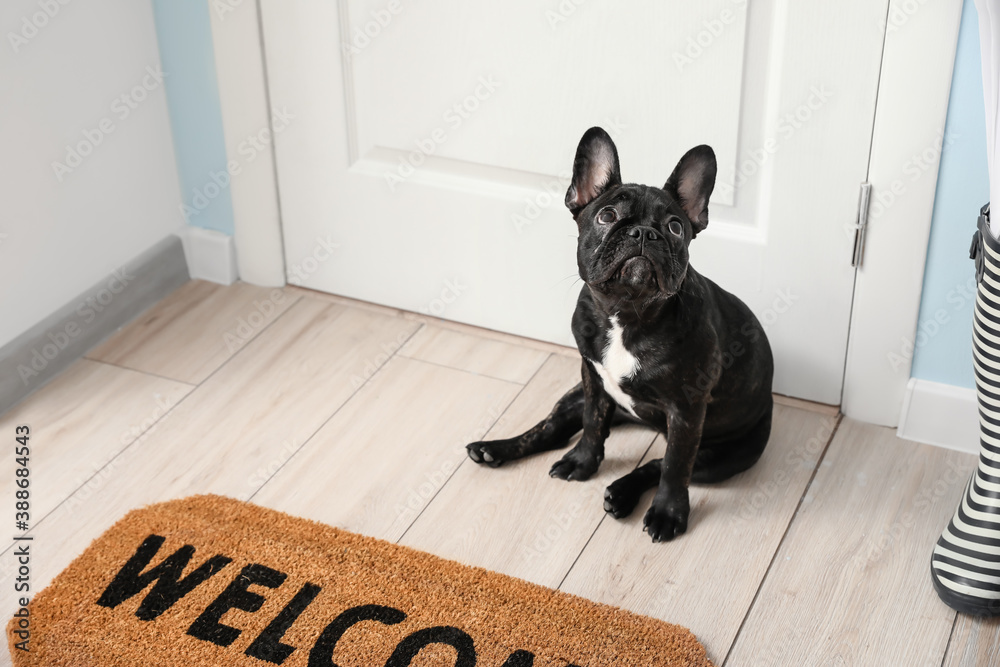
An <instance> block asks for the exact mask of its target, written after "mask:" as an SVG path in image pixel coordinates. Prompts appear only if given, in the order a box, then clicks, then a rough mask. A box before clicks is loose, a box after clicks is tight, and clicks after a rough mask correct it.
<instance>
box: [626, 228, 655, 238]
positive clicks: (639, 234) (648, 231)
mask: <svg viewBox="0 0 1000 667" xmlns="http://www.w3.org/2000/svg"><path fill="white" fill-rule="evenodd" d="M628 235H629V236H631V237H632V238H634V239H642V238H643V236H645V237H646V240H647V241H655V240H657V239H658V238H660V233H659V232H658V231H656V230H655V229H653V228H652V227H643V226H642V225H639V226H637V227H633V228H632V229H630V230H628Z"/></svg>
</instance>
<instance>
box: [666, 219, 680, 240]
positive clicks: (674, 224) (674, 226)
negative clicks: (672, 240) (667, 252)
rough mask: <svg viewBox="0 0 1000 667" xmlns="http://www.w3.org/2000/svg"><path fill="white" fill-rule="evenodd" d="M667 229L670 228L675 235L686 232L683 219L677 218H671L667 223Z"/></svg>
mask: <svg viewBox="0 0 1000 667" xmlns="http://www.w3.org/2000/svg"><path fill="white" fill-rule="evenodd" d="M667 229H669V230H670V233H671V234H673V235H674V236H681V235H682V234H684V225H682V224H681V221H680V220H678V219H677V218H670V222H668V223H667Z"/></svg>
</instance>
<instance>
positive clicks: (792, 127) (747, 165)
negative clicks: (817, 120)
mask: <svg viewBox="0 0 1000 667" xmlns="http://www.w3.org/2000/svg"><path fill="white" fill-rule="evenodd" d="M832 97H833V92H832V91H830V90H829V89H828V88H827V87H826V84H819V85H814V86H810V87H809V95H808V96H807V97H806V99H805V100H803V102H802V103H801V104H799V105H798V106H797V107H795V109H793V110H792V111H789V112H787V113H785V114H783V115H782V116H780V117H779V118H778V125H777V127H776V128H775V130H776V132H777V136H770V137H767V138H766V139H765V140H764V143H763V145H762V146H761V147H760V148H758V149H756V150H751V151H749V152H748V153H747V156H746V157H745V158H744V159H743V161H742V162H740V164H739V165H738V167H737V169H736V173H735V174H734V175H733V182H732V183H729V182H726V181H722V180H720V181H718V182H717V184H716V186H715V187H716V189H718V190H719V191H721V192H725V193H726V194H729V195H732V194H733V193H734V192H735V191H736V189H737V188H741V187H743V186H744V185H746V184H747V183H748V182H749V181H750V179H752V178H753V177H754V176H756V175H757V174H758V173H760V170H761V169H762V168H763V167H764V165H765V164H767V162H768V161H769V160H770V159H771V158H772V157H774V155H775V154H776V153H777V152H778V151H779V150H781V146H782V144H784V143H786V142H788V140H789V139H791V138H792V137H793V136H795V134H796V133H797V132H798V131H799V130H801V129H802V128H803V127H805V126H806V125H807V124H808V123H809V121H810V120H812V118H813V116H814V115H815V114H816V113H817V112H818V111H819V110H820V109H822V108H823V106H824V105H825V104H826V103H827V102H829V101H830V98H832ZM852 233H853V232H852Z"/></svg>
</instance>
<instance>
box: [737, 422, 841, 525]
mask: <svg viewBox="0 0 1000 667" xmlns="http://www.w3.org/2000/svg"><path fill="white" fill-rule="evenodd" d="M838 422H839V417H834V416H827V417H824V418H823V420H822V421H821V422H820V425H819V428H818V429H817V431H816V433H814V434H813V435H812V437H810V438H809V439H808V440H804V441H802V440H800V441H799V442H798V443H796V445H795V447H794V448H793V449H792V450H791V451H790V452H788V453H787V454H786V455H785V457H784V459H782V461H781V465H780V466H779V467H777V468H776V469H775V470H773V471H772V472H771V473H770V474H769V475H768V476H767V478H766V479H762V480H760V481H759V482H758V483H757V484H756V485H755V486H754V489H753V490H752V491H750V492H749V493H746V494H743V495H742V496H741V497H740V503H739V506H738V507H737V508H736V513H735V514H732V515H731V517H730V523H731V524H732V525H734V526H735V525H738V524H743V523H746V522H748V521H751V520H752V519H753V518H754V517H756V516H758V515H760V514H761V513H762V512H763V511H764V510H765V509H766V508H767V506H768V504H769V503H770V502H771V501H772V500H774V498H776V497H778V495H780V494H781V493H783V492H784V490H785V489H786V488H787V487H788V485H789V484H790V483H791V482H792V480H793V479H795V472H796V470H813V469H814V468H815V467H816V464H817V463H818V462H819V457H820V454H822V453H823V449H824V448H825V447H826V445H827V443H828V442H829V441H830V437H831V436H832V435H833V430H834V428H836V426H837V423H838Z"/></svg>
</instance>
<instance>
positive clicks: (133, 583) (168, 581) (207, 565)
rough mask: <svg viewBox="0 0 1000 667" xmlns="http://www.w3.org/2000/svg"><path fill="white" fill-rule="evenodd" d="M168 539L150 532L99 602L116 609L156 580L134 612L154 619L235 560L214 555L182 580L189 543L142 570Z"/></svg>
mask: <svg viewBox="0 0 1000 667" xmlns="http://www.w3.org/2000/svg"><path fill="white" fill-rule="evenodd" d="M165 541H166V538H164V537H160V536H159V535H150V536H149V537H147V538H146V539H145V540H143V542H142V544H141V545H139V548H138V549H136V552H135V554H134V555H133V556H132V557H131V558H129V560H128V562H127V563H125V565H123V566H122V569H121V570H119V572H118V574H116V575H115V578H114V579H113V580H112V581H111V583H110V584H108V587H107V588H106V589H104V593H102V594H101V597H100V598H98V600H97V604H99V605H101V606H102V607H109V608H111V609H114V608H115V607H117V606H118V605H120V604H121V603H122V602H124V601H125V600H128V599H129V598H131V597H133V596H135V595H138V594H139V593H141V592H142V591H143V590H145V588H146V587H147V586H149V584H151V583H152V582H154V581H155V582H156V584H155V585H154V586H153V590H151V591H150V592H149V593H148V594H147V595H146V597H145V599H143V601H142V604H140V605H139V608H138V609H137V610H136V612H135V615H136V616H138V617H139V618H140V619H141V620H143V621H151V620H153V619H154V618H156V617H157V616H159V615H160V614H162V613H163V612H165V611H166V610H167V609H169V608H170V607H171V605H173V604H174V603H175V602H177V601H178V600H180V599H181V598H182V597H184V596H185V595H187V594H188V593H190V592H191V591H192V590H194V588H195V587H196V586H198V585H199V584H201V583H203V582H204V581H205V580H207V579H208V578H209V577H211V576H212V575H214V574H215V573H216V572H218V571H219V570H221V569H222V568H224V567H225V566H226V565H228V564H229V563H230V562H232V559H231V558H227V557H225V556H221V555H217V556H212V557H211V558H209V559H208V560H207V561H205V562H204V563H202V564H201V566H200V567H198V569H196V570H195V571H194V572H192V573H191V574H189V575H188V576H186V577H184V578H183V579H181V578H180V576H181V574H182V573H183V572H184V568H185V567H187V564H188V562H190V560H191V557H192V556H193V555H194V547H193V546H191V545H190V544H186V545H184V546H183V547H181V548H180V549H178V550H177V551H175V552H174V553H173V554H171V555H170V556H168V557H167V558H165V559H164V560H163V561H162V562H161V563H160V564H159V565H157V566H156V567H154V568H152V569H150V570H148V571H147V572H143V569H144V568H145V567H146V566H147V565H149V562H150V561H151V560H153V556H155V555H156V552H157V551H159V550H160V547H161V546H162V545H163V543H164V542H165Z"/></svg>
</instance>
